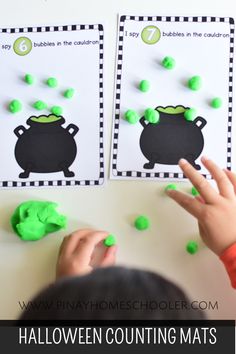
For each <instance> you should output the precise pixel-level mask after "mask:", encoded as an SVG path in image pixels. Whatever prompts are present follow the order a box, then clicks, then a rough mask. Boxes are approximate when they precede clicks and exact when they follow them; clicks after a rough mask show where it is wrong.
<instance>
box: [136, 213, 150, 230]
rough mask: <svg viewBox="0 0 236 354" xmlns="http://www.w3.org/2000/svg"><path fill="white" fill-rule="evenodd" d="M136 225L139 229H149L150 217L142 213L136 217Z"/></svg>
mask: <svg viewBox="0 0 236 354" xmlns="http://www.w3.org/2000/svg"><path fill="white" fill-rule="evenodd" d="M134 226H135V227H136V229H137V230H139V231H143V230H147V229H148V228H149V227H150V220H149V219H148V217H146V216H144V215H140V216H138V217H137V218H136V219H135V221H134Z"/></svg>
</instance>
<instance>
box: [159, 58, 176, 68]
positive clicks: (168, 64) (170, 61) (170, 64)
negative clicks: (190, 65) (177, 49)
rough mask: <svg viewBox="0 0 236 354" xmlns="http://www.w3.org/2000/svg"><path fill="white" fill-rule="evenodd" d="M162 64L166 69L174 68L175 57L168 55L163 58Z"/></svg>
mask: <svg viewBox="0 0 236 354" xmlns="http://www.w3.org/2000/svg"><path fill="white" fill-rule="evenodd" d="M162 65H163V67H164V68H165V69H168V70H171V69H174V67H175V59H174V58H172V57H168V56H167V57H165V58H164V59H163V60H162Z"/></svg>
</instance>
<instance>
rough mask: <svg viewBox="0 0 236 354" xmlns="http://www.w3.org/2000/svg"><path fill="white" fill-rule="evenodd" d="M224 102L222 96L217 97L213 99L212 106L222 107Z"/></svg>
mask: <svg viewBox="0 0 236 354" xmlns="http://www.w3.org/2000/svg"><path fill="white" fill-rule="evenodd" d="M222 104H223V102H222V99H221V98H220V97H215V98H213V99H212V101H211V107H212V108H220V107H221V106H222Z"/></svg>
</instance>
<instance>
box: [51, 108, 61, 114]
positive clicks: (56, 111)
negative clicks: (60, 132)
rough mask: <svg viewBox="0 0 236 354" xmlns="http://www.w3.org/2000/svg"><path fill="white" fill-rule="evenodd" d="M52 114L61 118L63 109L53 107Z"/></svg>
mask: <svg viewBox="0 0 236 354" xmlns="http://www.w3.org/2000/svg"><path fill="white" fill-rule="evenodd" d="M51 112H52V113H53V114H54V115H55V116H61V115H62V113H63V109H62V107H60V106H53V107H52V108H51Z"/></svg>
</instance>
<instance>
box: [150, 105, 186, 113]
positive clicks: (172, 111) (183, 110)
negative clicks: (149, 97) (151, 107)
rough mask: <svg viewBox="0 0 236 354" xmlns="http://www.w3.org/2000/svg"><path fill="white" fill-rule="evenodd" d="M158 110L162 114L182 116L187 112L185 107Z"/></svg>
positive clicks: (160, 108)
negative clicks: (181, 114)
mask: <svg viewBox="0 0 236 354" xmlns="http://www.w3.org/2000/svg"><path fill="white" fill-rule="evenodd" d="M156 110H157V111H158V112H161V113H167V114H180V113H184V112H185V111H186V108H185V107H184V106H176V107H173V106H168V107H161V106H160V107H157V108H156Z"/></svg>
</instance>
